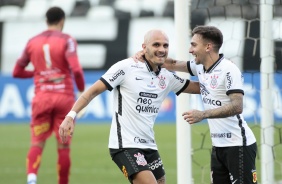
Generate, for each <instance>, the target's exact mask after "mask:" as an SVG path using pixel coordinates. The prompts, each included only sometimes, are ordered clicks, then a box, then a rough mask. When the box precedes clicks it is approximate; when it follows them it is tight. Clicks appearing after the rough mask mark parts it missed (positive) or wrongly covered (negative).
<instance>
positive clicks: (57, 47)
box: [13, 7, 85, 184]
mask: <svg viewBox="0 0 282 184" xmlns="http://www.w3.org/2000/svg"><path fill="white" fill-rule="evenodd" d="M46 18H47V25H48V29H47V30H46V31H44V32H42V33H40V34H38V35H36V36H34V37H33V38H31V39H30V40H29V41H28V43H27V45H26V47H25V49H24V52H23V53H22V55H21V57H20V58H19V59H18V60H17V63H16V65H15V67H14V71H13V76H14V77H16V78H31V77H34V85H35V96H34V98H33V100H32V116H31V124H30V130H31V146H30V149H29V152H28V155H27V183H28V184H36V180H37V173H38V169H39V166H40V163H41V157H42V152H43V149H44V145H45V142H46V140H47V139H48V138H49V137H50V136H51V135H52V133H53V132H54V133H55V135H56V139H57V151H58V161H57V168H58V177H59V178H58V183H59V184H68V183H69V173H70V166H71V160H70V142H71V140H70V139H68V140H66V141H65V142H64V143H62V142H61V141H60V137H59V134H58V130H59V126H60V124H61V122H62V121H63V120H64V118H65V115H66V114H67V113H68V112H69V111H70V107H71V106H72V105H73V104H74V102H75V94H74V81H75V83H76V87H77V89H78V90H79V91H80V92H83V91H84V87H85V82H84V75H83V70H82V68H81V66H80V63H79V61H78V56H77V42H76V40H75V39H74V38H72V37H71V36H69V35H67V34H64V33H62V29H63V26H64V22H65V13H64V11H63V10H62V9H61V8H59V7H51V8H50V9H48V11H47V12H46ZM30 62H31V64H32V65H33V68H34V69H33V71H30V70H27V69H26V67H27V66H28V64H29V63H30Z"/></svg>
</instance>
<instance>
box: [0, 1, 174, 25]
mask: <svg viewBox="0 0 282 184" xmlns="http://www.w3.org/2000/svg"><path fill="white" fill-rule="evenodd" d="M129 2H130V3H129ZM54 5H56V6H60V7H62V8H63V9H64V11H65V12H66V15H67V16H70V17H83V16H85V17H88V18H97V17H104V16H105V17H106V18H107V17H113V16H114V17H116V18H120V19H125V18H136V17H152V16H154V17H161V16H162V17H163V16H169V17H172V16H173V12H174V6H173V0H154V1H152V0H130V1H129V0H0V21H5V20H11V19H17V18H19V19H23V20H24V19H32V20H34V19H42V18H44V12H45V11H46V10H47V9H48V8H49V7H50V6H54Z"/></svg>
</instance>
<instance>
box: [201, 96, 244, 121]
mask: <svg viewBox="0 0 282 184" xmlns="http://www.w3.org/2000/svg"><path fill="white" fill-rule="evenodd" d="M229 97H230V103H229V104H227V105H224V106H222V107H219V108H216V109H210V110H206V111H204V115H203V116H204V118H211V119H212V118H226V117H230V116H234V115H237V114H241V113H242V112H243V94H241V93H234V94H230V95H229Z"/></svg>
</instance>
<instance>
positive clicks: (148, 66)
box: [144, 56, 162, 76]
mask: <svg viewBox="0 0 282 184" xmlns="http://www.w3.org/2000/svg"><path fill="white" fill-rule="evenodd" d="M144 60H145V64H146V67H147V69H148V71H149V72H152V73H154V74H155V75H156V76H158V75H159V74H160V72H161V69H162V68H161V67H160V66H158V71H156V72H155V71H154V70H153V67H152V66H151V65H150V63H149V61H148V60H147V59H146V58H145V56H144Z"/></svg>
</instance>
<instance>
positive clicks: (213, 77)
mask: <svg viewBox="0 0 282 184" xmlns="http://www.w3.org/2000/svg"><path fill="white" fill-rule="evenodd" d="M217 79H218V75H213V76H211V84H210V86H211V88H213V89H214V88H216V87H217V85H218V83H217Z"/></svg>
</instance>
